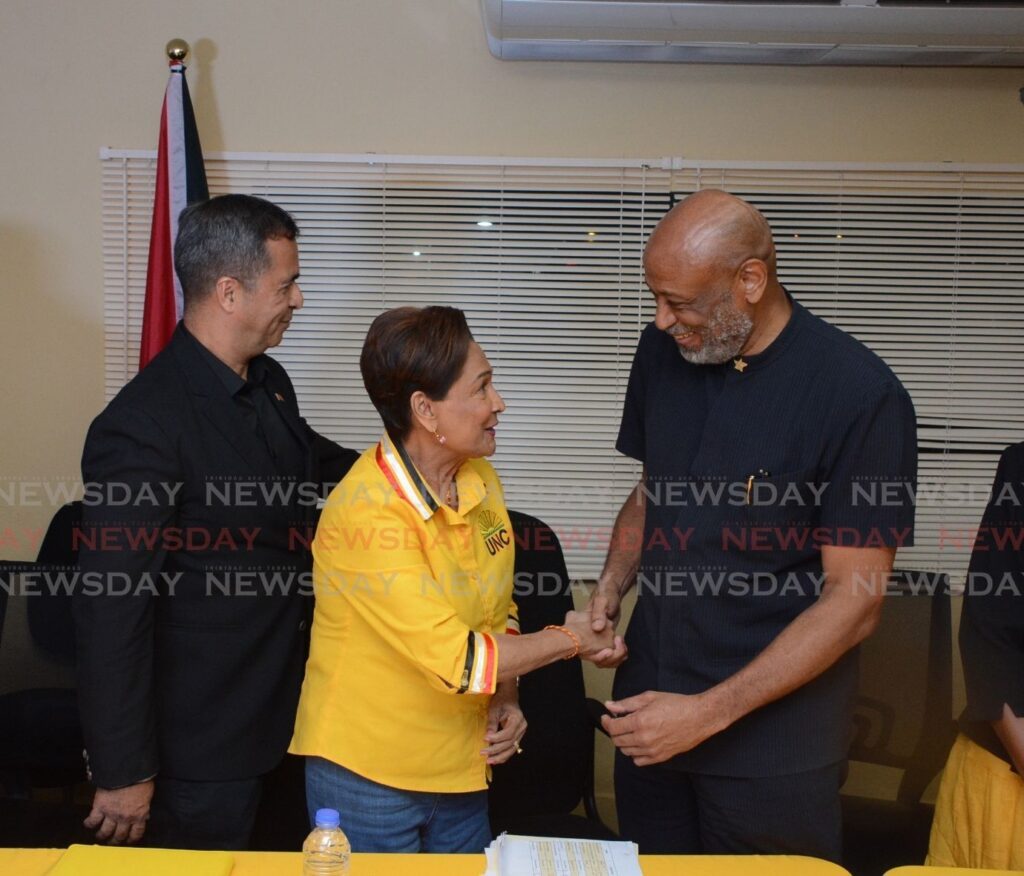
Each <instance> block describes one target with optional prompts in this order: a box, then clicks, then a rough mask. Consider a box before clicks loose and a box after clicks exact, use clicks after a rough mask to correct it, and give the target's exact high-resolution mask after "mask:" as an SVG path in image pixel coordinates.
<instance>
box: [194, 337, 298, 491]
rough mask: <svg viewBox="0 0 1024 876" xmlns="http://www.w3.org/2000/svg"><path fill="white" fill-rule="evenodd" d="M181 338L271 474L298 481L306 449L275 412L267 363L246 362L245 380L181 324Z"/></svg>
mask: <svg viewBox="0 0 1024 876" xmlns="http://www.w3.org/2000/svg"><path fill="white" fill-rule="evenodd" d="M182 331H183V332H184V334H185V336H186V337H187V338H188V339H189V340H190V341H191V342H192V343H193V344H195V346H196V348H197V349H198V350H199V353H200V355H201V356H202V357H203V359H204V360H205V361H206V363H207V364H208V365H209V366H210V370H211V371H213V373H214V374H215V375H217V379H218V380H219V381H220V383H221V384H222V385H223V386H224V389H225V390H226V391H227V393H228V395H229V396H231V400H232V402H233V404H234V406H235V409H236V411H237V412H238V414H239V416H240V417H241V419H242V421H243V422H244V423H245V425H246V428H247V429H248V430H249V431H251V432H252V433H253V434H255V435H257V436H259V439H260V442H261V443H262V445H263V446H264V447H265V448H266V451H267V453H268V454H269V456H270V459H271V460H272V461H273V464H274V470H275V471H276V472H277V473H278V474H279V475H282V476H284V477H293V478H301V477H302V476H303V475H304V474H305V470H306V447H305V445H304V444H303V442H302V441H301V440H300V438H299V436H298V435H296V434H295V432H294V431H293V430H292V428H291V427H290V426H289V425H288V423H287V422H286V421H285V420H284V417H283V415H282V413H281V411H280V410H279V405H281V404H283V402H284V398H283V396H281V395H280V394H279V393H278V394H275V393H274V390H273V389H272V388H271V387H269V386H268V385H267V376H268V371H267V363H266V361H265V360H264V358H263V357H262V356H256V357H255V358H253V359H252V360H250V362H249V367H248V377H247V378H242V377H240V376H239V375H238V374H236V373H235V372H234V371H233V370H232V369H231V368H230V367H229V366H228V365H227V364H226V363H224V362H222V361H221V360H220V359H218V358H217V357H216V356H215V355H214V354H213V353H212V352H210V351H209V350H208V349H207V348H206V347H204V346H203V345H202V344H201V343H200V342H199V341H198V340H197V339H196V337H195V336H194V335H192V334H191V333H190V332H189V331H188V329H186V328H185V326H184V324H182Z"/></svg>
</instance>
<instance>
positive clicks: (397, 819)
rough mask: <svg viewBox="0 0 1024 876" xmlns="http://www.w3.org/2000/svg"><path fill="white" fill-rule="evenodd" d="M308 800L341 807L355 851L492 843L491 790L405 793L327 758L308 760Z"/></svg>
mask: <svg viewBox="0 0 1024 876" xmlns="http://www.w3.org/2000/svg"><path fill="white" fill-rule="evenodd" d="M306 804H307V806H308V808H309V820H310V823H311V824H312V822H313V816H314V815H315V814H316V810H317V809H326V808H329V809H337V810H338V812H339V814H340V815H341V829H342V830H343V831H345V835H346V836H347V837H348V841H349V842H350V843H351V844H352V851H353V852H441V853H454V852H472V853H479V852H482V851H483V850H484V848H485V847H486V846H487V844H488V843H489V842H490V841H491V839H492V837H491V825H490V822H489V821H488V817H487V792H486V791H470V792H468V793H460V794H454V793H453V794H442V793H436V794H435V793H431V792H422V791H403V790H401V789H400V788H392V787H389V786H388V785H380V784H378V783H377V782H371V781H370V780H369V779H364V778H363V777H362V776H359V775H356V774H355V773H354V772H352V771H351V770H347V769H345V767H343V766H339V765H338V764H336V763H332V762H331V761H329V760H324V759H323V758H322V757H307V758H306Z"/></svg>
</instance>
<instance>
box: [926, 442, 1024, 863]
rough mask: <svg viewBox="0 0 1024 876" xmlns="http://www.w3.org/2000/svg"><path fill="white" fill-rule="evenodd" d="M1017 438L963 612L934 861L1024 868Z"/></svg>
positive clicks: (1020, 460)
mask: <svg viewBox="0 0 1024 876" xmlns="http://www.w3.org/2000/svg"><path fill="white" fill-rule="evenodd" d="M1022 503H1024V443H1021V444H1013V445H1011V446H1010V447H1008V448H1006V450H1005V451H1004V452H1003V455H1002V457H1001V458H1000V460H999V468H998V470H997V471H996V477H995V482H994V483H993V485H992V495H991V498H990V500H989V503H988V507H987V508H986V509H985V515H984V517H983V518H982V523H981V526H980V528H979V530H978V536H977V539H976V540H975V543H974V551H973V553H972V554H971V566H970V570H969V571H968V574H967V587H966V590H965V592H964V602H963V614H962V616H961V619H960V656H961V658H962V659H963V665H964V681H965V683H966V688H967V707H966V708H965V709H964V712H963V714H962V715H961V716H960V722H959V724H960V734H959V735H958V736H957V739H956V742H955V743H954V744H953V750H952V751H951V752H950V754H949V759H948V760H947V761H946V768H945V769H944V770H943V773H942V782H941V783H940V785H939V796H938V799H937V800H936V801H935V817H934V820H933V821H932V832H931V838H930V841H929V845H928V858H927V859H926V861H925V863H926V864H929V865H932V866H938V867H976V868H979V869H986V870H1024V778H1022V776H1024V550H1022V544H1024V509H1022Z"/></svg>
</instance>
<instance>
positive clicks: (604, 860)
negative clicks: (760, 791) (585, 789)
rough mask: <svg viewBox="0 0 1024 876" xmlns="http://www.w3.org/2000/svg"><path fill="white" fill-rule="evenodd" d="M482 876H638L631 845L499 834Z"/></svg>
mask: <svg viewBox="0 0 1024 876" xmlns="http://www.w3.org/2000/svg"><path fill="white" fill-rule="evenodd" d="M486 855H487V873H486V874H485V876H641V873H640V859H639V858H638V857H637V847H636V845H635V844H634V843H627V842H604V841H601V840H577V839H550V838H547V837H533V836H510V835H508V834H502V835H501V836H500V837H498V838H497V839H496V840H495V841H494V842H493V843H491V845H490V847H489V848H488V849H487V851H486Z"/></svg>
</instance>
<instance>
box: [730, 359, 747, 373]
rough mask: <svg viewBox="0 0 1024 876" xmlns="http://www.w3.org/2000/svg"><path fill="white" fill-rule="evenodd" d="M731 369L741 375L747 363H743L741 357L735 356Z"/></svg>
mask: <svg viewBox="0 0 1024 876" xmlns="http://www.w3.org/2000/svg"><path fill="white" fill-rule="evenodd" d="M732 367H733V368H735V369H736V370H737V371H739V372H740V374H742V373H743V372H744V370H745V369H746V367H747V363H746V362H744V361H743V357H742V356H737V357H736V358H735V359H733V360H732Z"/></svg>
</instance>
